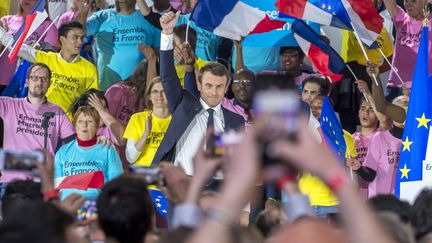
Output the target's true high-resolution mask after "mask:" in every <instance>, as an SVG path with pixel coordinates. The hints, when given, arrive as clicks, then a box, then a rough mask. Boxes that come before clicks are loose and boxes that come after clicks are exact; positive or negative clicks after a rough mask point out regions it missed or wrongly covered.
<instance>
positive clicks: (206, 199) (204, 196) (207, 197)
mask: <svg viewBox="0 0 432 243" xmlns="http://www.w3.org/2000/svg"><path fill="white" fill-rule="evenodd" d="M217 196H218V193H217V192H215V191H203V192H202V193H201V195H200V198H199V200H198V206H199V207H200V208H201V209H202V210H203V211H204V212H206V211H207V210H208V209H210V208H212V207H213V206H214V203H215V200H216V198H217Z"/></svg>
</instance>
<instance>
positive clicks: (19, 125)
mask: <svg viewBox="0 0 432 243" xmlns="http://www.w3.org/2000/svg"><path fill="white" fill-rule="evenodd" d="M50 79H51V71H50V69H49V68H48V66H47V65H45V64H43V63H34V64H33V65H31V66H30V67H29V68H28V71H27V79H26V86H27V87H28V95H27V97H25V98H11V97H4V96H2V97H0V117H1V118H2V119H3V120H4V145H3V146H4V148H5V149H19V150H26V151H31V150H34V149H41V148H43V147H44V129H43V128H42V121H43V120H44V117H45V116H47V114H51V116H52V118H51V119H50V120H49V121H48V136H47V138H48V143H47V149H48V151H49V152H50V153H52V154H54V152H55V149H56V147H57V144H58V142H59V140H60V139H65V138H67V137H69V136H71V135H73V134H74V133H75V130H74V128H73V126H72V124H71V123H70V122H69V119H68V117H67V116H66V114H65V113H64V112H63V111H62V109H61V108H60V107H59V106H57V105H55V104H53V103H50V102H48V101H47V98H46V96H45V95H46V93H47V91H48V87H49V86H50Z"/></svg>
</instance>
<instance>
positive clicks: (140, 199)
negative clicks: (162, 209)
mask: <svg viewBox="0 0 432 243" xmlns="http://www.w3.org/2000/svg"><path fill="white" fill-rule="evenodd" d="M97 209H98V222H99V224H100V226H101V228H102V230H103V231H104V232H105V235H106V236H107V237H108V238H112V239H114V240H117V241H118V242H119V243H142V242H143V240H144V237H145V235H146V233H147V232H149V231H150V230H152V216H153V203H152V200H151V197H150V194H149V192H148V190H147V185H146V183H145V181H144V179H142V178H139V177H131V176H120V177H118V178H116V179H114V180H112V181H110V182H108V183H107V184H105V186H104V187H103V188H102V192H101V194H100V196H99V198H98V200H97Z"/></svg>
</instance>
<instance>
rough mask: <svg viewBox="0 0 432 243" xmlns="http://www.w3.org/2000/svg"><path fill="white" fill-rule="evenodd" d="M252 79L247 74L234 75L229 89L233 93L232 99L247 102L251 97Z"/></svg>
mask: <svg viewBox="0 0 432 243" xmlns="http://www.w3.org/2000/svg"><path fill="white" fill-rule="evenodd" d="M252 86H253V79H252V77H249V75H242V74H240V75H236V77H235V79H234V80H233V83H232V86H231V90H232V92H233V93H234V99H236V100H237V101H240V102H242V103H249V101H250V100H251V98H252Z"/></svg>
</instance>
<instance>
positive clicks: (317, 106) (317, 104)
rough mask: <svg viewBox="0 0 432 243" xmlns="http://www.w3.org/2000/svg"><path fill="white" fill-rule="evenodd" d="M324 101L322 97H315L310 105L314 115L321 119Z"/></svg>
mask: <svg viewBox="0 0 432 243" xmlns="http://www.w3.org/2000/svg"><path fill="white" fill-rule="evenodd" d="M322 106H323V101H322V99H313V100H312V101H311V104H310V107H311V110H312V115H313V116H314V117H315V118H316V119H317V120H319V119H320V116H321V111H322Z"/></svg>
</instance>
